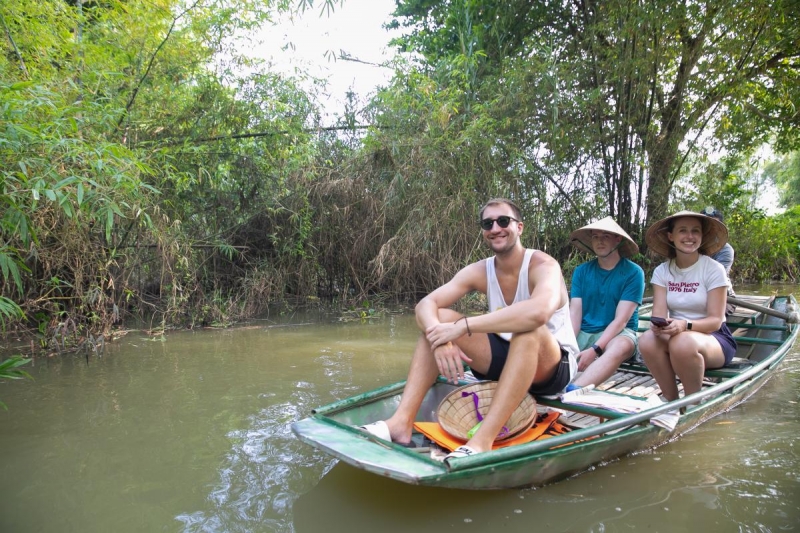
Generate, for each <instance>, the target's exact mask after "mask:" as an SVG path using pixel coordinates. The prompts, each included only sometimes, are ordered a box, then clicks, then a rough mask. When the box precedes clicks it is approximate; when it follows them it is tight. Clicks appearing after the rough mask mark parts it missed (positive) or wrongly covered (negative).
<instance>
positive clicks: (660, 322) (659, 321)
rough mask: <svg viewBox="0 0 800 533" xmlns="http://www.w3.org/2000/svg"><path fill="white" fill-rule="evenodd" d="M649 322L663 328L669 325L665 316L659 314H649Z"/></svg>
mask: <svg viewBox="0 0 800 533" xmlns="http://www.w3.org/2000/svg"><path fill="white" fill-rule="evenodd" d="M650 323H651V324H654V325H656V326H658V327H660V328H665V327H667V326H668V325H669V322H667V319H666V318H661V317H660V316H651V317H650Z"/></svg>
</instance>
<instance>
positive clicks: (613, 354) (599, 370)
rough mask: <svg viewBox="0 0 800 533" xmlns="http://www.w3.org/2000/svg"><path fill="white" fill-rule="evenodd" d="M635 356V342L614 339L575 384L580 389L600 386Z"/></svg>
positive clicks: (620, 337) (620, 338) (626, 339)
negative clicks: (588, 386)
mask: <svg viewBox="0 0 800 533" xmlns="http://www.w3.org/2000/svg"><path fill="white" fill-rule="evenodd" d="M632 354H633V341H632V340H630V339H628V338H626V337H622V336H618V337H614V338H613V339H611V342H609V343H608V346H607V347H606V351H605V353H603V355H601V356H600V357H598V358H597V359H595V360H594V361H593V362H592V364H591V365H589V367H588V368H587V369H586V370H584V372H583V374H581V375H580V376H578V377H577V378H575V381H574V382H573V383H574V384H575V385H577V386H578V387H585V386H587V385H600V384H601V383H602V382H604V381H605V380H607V379H608V378H610V377H611V376H613V375H614V372H616V371H617V369H618V368H619V365H621V364H622V363H624V362H625V361H627V360H628V359H629V358H630V356H631V355H632Z"/></svg>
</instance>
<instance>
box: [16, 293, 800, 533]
mask: <svg viewBox="0 0 800 533" xmlns="http://www.w3.org/2000/svg"><path fill="white" fill-rule="evenodd" d="M772 289H774V287H773V288H772ZM740 292H741V291H740ZM416 335H417V332H416V328H415V326H414V320H413V317H412V316H411V315H410V314H409V313H400V314H388V315H386V316H383V317H379V318H376V319H371V320H368V321H364V322H361V321H355V322H342V321H339V320H338V319H337V317H334V316H325V315H319V314H315V315H308V314H306V315H293V316H285V317H281V318H280V319H278V320H274V321H271V320H265V321H259V322H254V323H252V324H251V325H249V326H248V327H242V328H236V329H229V330H206V331H194V332H188V331H187V332H172V333H168V334H167V335H165V336H164V337H155V338H153V337H149V336H147V335H146V334H144V333H142V332H137V331H132V332H130V333H129V334H128V335H126V336H125V337H123V338H122V339H120V340H118V341H116V342H114V343H111V344H109V345H107V346H106V350H105V353H104V355H103V356H102V357H96V356H92V357H90V358H89V359H88V362H87V359H86V358H85V356H83V355H62V356H54V357H40V358H37V359H36V361H35V366H32V367H29V368H28V370H29V372H30V374H31V375H32V376H33V377H34V380H33V381H30V380H25V381H15V382H8V381H6V382H3V383H0V401H3V402H4V403H5V404H6V405H7V407H8V410H0V532H3V533H10V532H84V533H91V532H140V531H148V532H151V531H167V532H203V531H213V532H262V531H263V532H317V531H320V532H337V531H342V532H345V531H346V532H352V531H362V530H363V531H383V532H403V531H420V532H437V533H439V532H441V531H453V530H458V531H476V532H487V531H496V530H502V531H509V532H529V531H532V530H539V529H543V530H547V531H553V532H565V531H570V532H611V531H641V530H647V531H653V532H681V531H703V530H705V531H762V532H763V531H791V530H798V529H800V503H798V502H800V445H796V444H795V442H796V437H797V435H798V434H800V403H798V402H800V393H799V392H798V391H800V343H798V345H797V346H795V348H794V349H793V351H792V352H791V353H790V355H788V356H787V358H786V359H785V360H784V362H783V363H782V366H781V368H780V371H779V372H778V374H777V375H776V376H775V377H773V378H772V379H771V380H770V381H769V382H768V383H767V384H766V385H765V386H764V387H763V388H762V389H761V391H759V393H758V394H757V395H756V396H754V397H753V398H751V399H750V400H748V401H747V402H746V403H744V404H743V405H740V406H739V407H738V408H736V409H734V410H733V411H731V412H729V413H726V414H724V415H722V416H719V417H717V418H715V419H713V420H711V421H710V422H708V423H706V424H704V425H702V426H700V427H698V428H696V429H695V430H694V431H692V432H690V433H689V434H687V435H685V436H684V437H683V438H681V439H680V440H678V441H676V442H673V443H670V444H668V445H665V446H662V447H661V448H658V449H656V450H654V451H649V452H645V453H641V454H638V455H636V456H631V457H625V458H623V459H620V460H618V461H614V462H612V463H610V464H606V465H602V466H599V467H596V468H594V469H592V470H591V471H588V472H585V473H583V474H581V475H578V476H576V477H573V478H571V479H568V480H565V481H561V482H559V483H556V484H552V485H549V486H546V487H542V488H538V489H525V490H505V491H489V492H471V491H457V490H445V489H433V488H420V487H413V486H409V485H404V484H402V483H399V482H395V481H391V480H387V479H383V478H380V477H378V476H373V475H369V474H366V473H363V472H361V471H359V470H356V469H354V468H352V467H350V466H348V465H344V464H339V463H337V462H336V461H335V460H333V459H331V458H329V457H328V456H326V455H325V454H322V453H320V452H317V451H315V450H314V449H312V448H311V447H309V446H307V445H304V444H302V443H300V442H299V441H298V440H297V439H296V438H295V437H294V436H293V434H292V432H291V430H290V425H291V423H292V422H293V421H295V420H298V419H300V418H302V417H305V416H307V415H308V413H309V411H310V410H311V409H312V408H313V407H315V406H318V405H324V404H327V403H330V402H332V401H335V400H338V399H342V398H345V397H348V396H351V395H353V394H355V393H359V392H364V391H366V390H369V389H372V388H375V387H378V386H382V385H386V384H389V383H393V382H395V381H399V380H401V379H403V378H404V377H405V373H406V370H407V365H408V361H409V357H410V354H411V351H412V349H413V346H414V342H415V339H416Z"/></svg>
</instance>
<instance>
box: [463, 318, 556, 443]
mask: <svg viewBox="0 0 800 533" xmlns="http://www.w3.org/2000/svg"><path fill="white" fill-rule="evenodd" d="M560 363H561V348H560V347H559V345H558V343H557V342H556V340H555V337H553V335H552V334H551V333H550V331H549V330H548V329H547V327H546V326H542V327H540V328H538V329H536V330H534V331H531V332H527V333H519V334H515V335H514V336H513V337H512V339H511V345H510V347H509V350H508V359H507V360H506V365H505V367H504V368H503V372H502V374H500V379H499V381H498V384H497V389H496V390H495V393H494V397H493V398H492V405H491V407H490V408H489V412H488V413H487V414H486V416H485V417H484V419H483V422H482V423H481V426H480V427H479V428H478V431H476V432H475V435H474V436H473V437H472V438H471V439H470V440H469V441H468V442H467V443H466V445H467V446H469V447H470V448H472V449H473V450H475V451H478V452H483V451H489V450H491V449H492V444H493V443H494V439H495V437H497V435H498V434H499V433H500V431H501V430H502V429H503V425H505V423H506V422H507V421H508V419H509V418H510V417H511V414H512V413H513V412H514V409H516V408H517V406H519V404H520V402H522V399H523V398H525V395H526V394H527V393H528V389H529V388H530V386H531V384H532V383H541V382H544V381H546V380H548V379H549V378H550V377H552V375H553V373H554V372H555V371H556V369H557V367H558V365H559V364H560Z"/></svg>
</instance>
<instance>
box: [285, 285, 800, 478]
mask: <svg viewBox="0 0 800 533" xmlns="http://www.w3.org/2000/svg"><path fill="white" fill-rule="evenodd" d="M735 303H736V304H737V306H738V307H737V312H736V313H735V314H734V315H733V316H730V317H729V318H728V323H729V326H730V328H731V330H732V331H734V335H735V336H736V338H737V341H738V345H739V348H738V350H737V353H736V357H735V359H734V360H733V362H732V363H731V365H729V366H727V367H725V368H722V369H717V370H709V371H707V372H706V378H705V380H704V383H703V387H702V390H701V391H699V392H697V393H695V394H692V395H690V396H688V397H683V398H680V399H679V400H676V401H674V402H670V403H661V402H659V403H658V405H657V406H655V407H652V408H648V409H646V410H643V411H640V412H637V413H632V414H630V413H628V414H626V413H620V412H618V411H615V410H611V409H607V408H598V407H585V406H576V405H572V404H567V403H564V402H562V401H561V400H560V399H542V398H537V402H538V408H539V409H540V410H545V409H558V410H560V411H561V412H562V414H561V416H560V418H559V422H561V423H563V424H564V425H566V426H567V427H568V428H570V429H571V431H569V432H567V433H565V434H561V435H558V436H553V437H550V438H547V439H544V440H535V441H532V442H528V443H525V444H519V445H515V446H510V447H506V448H501V449H496V450H492V451H490V452H485V453H479V454H475V455H472V456H469V457H464V458H460V459H453V460H449V461H448V462H446V463H445V462H442V461H441V460H440V459H438V460H437V458H436V457H434V455H436V454H432V453H429V452H430V448H429V447H427V446H425V444H426V443H425V442H423V440H422V439H423V436H422V435H420V434H415V435H414V440H415V442H417V443H418V444H420V445H422V446H420V447H418V448H406V447H403V446H400V445H398V444H395V443H390V442H387V441H383V440H380V439H378V438H375V437H373V436H372V435H370V434H368V433H366V432H364V431H362V430H359V429H357V426H359V425H362V424H365V423H369V422H374V421H376V420H384V419H386V418H388V417H389V416H390V415H391V414H392V413H393V412H394V410H395V409H396V407H397V405H398V403H399V400H400V395H401V393H402V390H403V386H404V384H405V382H400V383H396V384H394V385H389V386H386V387H382V388H379V389H377V390H373V391H370V392H366V393H364V394H361V395H358V396H354V397H351V398H347V399H344V400H341V401H338V402H335V403H332V404H330V405H327V406H324V407H320V408H318V409H315V410H314V411H313V412H312V414H311V416H309V417H308V418H305V419H303V420H300V421H298V422H296V423H294V424H293V425H292V430H293V431H294V433H295V434H296V435H297V436H298V437H299V438H300V439H301V440H302V441H303V442H306V443H308V444H310V445H311V446H314V447H315V448H318V449H320V450H323V451H325V452H327V453H329V454H331V455H333V456H334V457H337V458H338V459H340V460H342V461H344V462H346V463H348V464H350V465H353V466H355V467H357V468H360V469H363V470H366V471H369V472H372V473H375V474H378V475H381V476H386V477H389V478H392V479H396V480H399V481H402V482H405V483H410V484H417V485H426V486H438V487H450V488H459V489H504V488H514V487H530V486H538V485H542V484H546V483H550V482H554V481H557V480H559V479H563V478H565V477H568V476H571V475H573V474H576V473H579V472H582V471H585V470H586V469H587V468H589V467H590V466H592V465H596V464H599V463H602V462H605V461H609V460H612V459H615V458H618V457H621V456H624V455H627V454H630V453H632V452H636V451H640V450H644V449H650V448H654V447H657V446H659V445H662V444H664V443H666V442H668V441H669V440H672V439H674V438H675V437H677V436H679V435H680V434H682V433H684V432H687V431H689V430H691V429H692V428H694V427H696V426H697V425H699V424H700V423H702V422H705V421H706V420H708V419H710V418H712V417H714V416H715V415H718V414H720V413H723V412H725V411H728V410H730V409H731V408H733V407H734V406H735V405H737V404H738V403H740V402H742V401H744V400H745V399H746V398H747V397H749V396H750V395H751V394H753V393H754V392H756V391H757V390H758V389H759V388H760V387H761V386H762V385H763V384H764V383H765V382H766V381H767V380H768V379H769V378H770V376H771V375H772V373H773V372H774V371H775V369H776V368H777V367H778V365H779V364H780V362H781V361H782V360H783V358H784V356H785V355H786V353H787V352H788V351H789V349H790V348H791V346H792V344H793V343H794V340H795V338H796V337H797V332H798V326H797V324H796V322H797V311H796V310H795V308H796V305H797V303H796V301H795V299H794V297H793V296H791V295H790V296H778V297H739V298H737V299H735ZM648 313H649V307H648V306H643V307H642V309H641V310H640V328H639V329H640V331H644V330H646V329H647V324H648V322H647V321H648V319H649V316H648ZM455 387H456V385H453V384H448V383H446V382H444V381H442V380H441V378H440V381H439V382H437V383H435V384H434V386H433V387H431V390H430V391H429V392H428V394H427V396H426V398H425V401H424V402H423V404H422V407H421V409H420V411H419V413H418V415H417V420H418V421H435V416H436V415H435V413H436V410H437V407H438V405H439V403H440V402H441V400H442V399H443V398H444V397H445V396H446V395H447V394H448V393H449V392H451V391H452V390H453V389H454V388H455ZM597 388H598V389H600V390H604V391H608V392H611V393H616V394H624V395H629V396H633V397H639V398H642V397H651V396H653V395H658V394H659V393H660V390H659V388H658V385H657V384H656V383H655V380H654V379H653V378H652V376H650V374H649V373H648V372H647V368H646V367H644V366H643V365H641V364H635V363H630V364H628V363H626V364H624V365H622V366H621V367H620V369H619V371H618V372H617V373H616V374H615V375H614V376H612V377H611V378H610V379H608V380H607V381H606V382H605V383H603V384H601V386H599V387H597ZM676 410H679V411H678V412H680V415H679V416H678V417H677V422H676V424H675V426H674V429H672V430H669V429H665V428H663V427H660V426H658V425H655V424H653V423H651V419H652V418H654V417H656V416H658V415H663V414H664V413H667V412H673V413H675V412H676ZM676 414H677V413H676ZM674 418H675V416H673V421H674ZM428 444H429V443H428ZM434 448H435V446H434Z"/></svg>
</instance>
